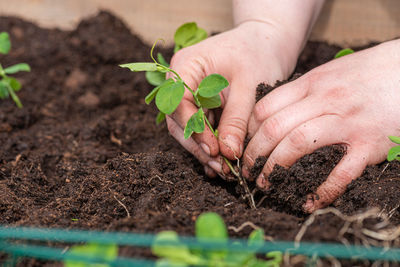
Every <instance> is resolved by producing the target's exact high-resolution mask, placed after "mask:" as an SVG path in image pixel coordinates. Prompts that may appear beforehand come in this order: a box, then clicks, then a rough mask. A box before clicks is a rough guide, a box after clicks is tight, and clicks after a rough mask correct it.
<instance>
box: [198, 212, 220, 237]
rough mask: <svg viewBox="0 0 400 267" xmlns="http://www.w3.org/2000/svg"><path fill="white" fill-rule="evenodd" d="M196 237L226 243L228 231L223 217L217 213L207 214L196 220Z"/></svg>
mask: <svg viewBox="0 0 400 267" xmlns="http://www.w3.org/2000/svg"><path fill="white" fill-rule="evenodd" d="M196 237H197V238H200V239H201V238H204V239H207V240H210V239H217V240H218V241H225V240H227V239H228V230H227V229H226V226H225V223H224V220H223V219H222V218H221V216H219V215H218V214H217V213H215V212H205V213H202V214H201V215H200V216H199V217H198V218H197V220H196Z"/></svg>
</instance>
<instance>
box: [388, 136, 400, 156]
mask: <svg viewBox="0 0 400 267" xmlns="http://www.w3.org/2000/svg"><path fill="white" fill-rule="evenodd" d="M389 139H390V141H392V142H393V143H395V144H398V145H399V146H394V147H392V148H391V149H390V150H389V152H388V155H387V160H388V161H393V160H398V161H400V137H397V136H389Z"/></svg>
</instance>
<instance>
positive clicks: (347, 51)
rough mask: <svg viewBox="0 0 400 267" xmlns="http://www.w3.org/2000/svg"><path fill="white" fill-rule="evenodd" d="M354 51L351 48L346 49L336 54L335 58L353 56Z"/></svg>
mask: <svg viewBox="0 0 400 267" xmlns="http://www.w3.org/2000/svg"><path fill="white" fill-rule="evenodd" d="M353 53H354V50H353V49H351V48H344V49H342V50H340V51H339V52H337V53H336V55H335V58H339V57H343V56H346V55H349V54H353Z"/></svg>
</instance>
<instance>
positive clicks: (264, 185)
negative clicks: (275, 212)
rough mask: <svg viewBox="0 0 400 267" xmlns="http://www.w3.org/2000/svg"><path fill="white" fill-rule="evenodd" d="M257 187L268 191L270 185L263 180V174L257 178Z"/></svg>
mask: <svg viewBox="0 0 400 267" xmlns="http://www.w3.org/2000/svg"><path fill="white" fill-rule="evenodd" d="M257 185H258V187H260V188H262V189H268V188H269V187H270V186H271V183H270V182H268V181H267V179H265V177H264V174H260V176H258V178H257Z"/></svg>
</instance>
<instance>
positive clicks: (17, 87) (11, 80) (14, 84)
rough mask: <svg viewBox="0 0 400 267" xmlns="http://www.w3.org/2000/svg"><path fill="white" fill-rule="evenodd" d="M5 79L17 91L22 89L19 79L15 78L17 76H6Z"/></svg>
mask: <svg viewBox="0 0 400 267" xmlns="http://www.w3.org/2000/svg"><path fill="white" fill-rule="evenodd" d="M4 80H5V81H6V82H8V84H9V85H10V86H11V88H12V89H13V90H14V91H15V92H18V91H19V90H20V89H21V87H22V85H21V83H20V82H19V81H17V79H15V78H13V77H6V78H4Z"/></svg>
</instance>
